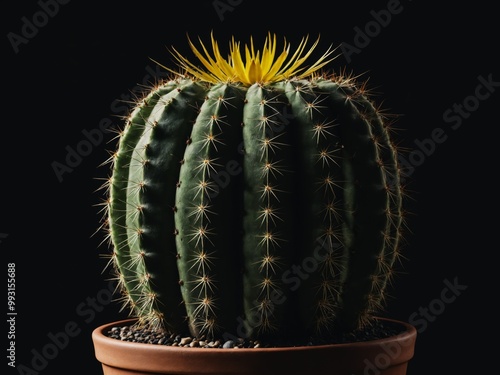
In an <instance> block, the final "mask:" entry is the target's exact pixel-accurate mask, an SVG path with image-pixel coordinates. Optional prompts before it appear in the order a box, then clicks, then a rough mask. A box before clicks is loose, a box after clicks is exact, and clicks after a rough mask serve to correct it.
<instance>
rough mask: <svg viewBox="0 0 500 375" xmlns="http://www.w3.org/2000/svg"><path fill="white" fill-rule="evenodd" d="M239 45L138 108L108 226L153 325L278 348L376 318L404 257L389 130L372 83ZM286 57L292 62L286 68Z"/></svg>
mask: <svg viewBox="0 0 500 375" xmlns="http://www.w3.org/2000/svg"><path fill="white" fill-rule="evenodd" d="M306 42H307V38H305V39H304V40H303V41H302V42H301V44H300V45H299V47H298V50H297V52H296V53H295V54H294V55H293V56H292V57H291V59H288V60H287V58H288V49H287V48H285V49H284V50H283V52H282V53H281V54H280V55H279V56H278V57H276V56H275V54H276V40H275V39H272V38H271V37H270V36H269V39H266V43H265V45H264V48H263V50H262V51H261V53H262V54H260V53H258V52H257V53H256V52H255V51H254V48H253V43H252V44H251V46H250V47H246V55H245V56H246V61H244V60H243V58H242V56H241V54H240V51H239V43H236V42H234V41H232V44H230V55H229V58H228V59H227V60H226V59H224V58H222V56H221V54H220V52H219V48H218V45H217V42H216V41H215V40H214V39H213V38H212V48H213V53H214V56H213V57H211V56H210V55H209V54H208V52H207V49H206V48H205V46H203V51H204V53H205V55H203V54H202V53H201V52H199V51H198V50H197V49H196V47H195V46H194V45H193V44H192V43H191V42H190V44H191V47H192V49H193V51H194V53H195V54H196V56H197V57H198V58H199V59H200V60H201V62H202V63H203V64H204V66H205V67H206V68H207V69H206V70H201V69H199V68H197V67H196V66H195V65H194V64H192V63H191V62H189V61H188V60H187V59H186V58H184V57H183V56H181V55H180V54H178V53H175V54H174V56H175V57H176V58H177V60H178V62H179V64H180V66H181V67H182V68H184V69H185V70H186V73H185V74H180V73H176V74H175V76H173V77H172V79H170V80H167V81H166V82H163V83H161V84H159V85H157V86H155V87H154V88H152V90H151V91H150V92H149V93H148V94H147V95H146V96H145V97H144V99H143V100H141V101H140V102H139V103H137V105H136V107H135V108H134V109H133V111H132V112H131V114H130V116H129V117H128V119H127V121H126V126H125V127H124V129H123V131H122V132H121V134H120V137H119V142H118V147H117V150H116V152H115V153H114V156H113V158H112V160H113V165H112V177H111V179H110V181H109V182H108V186H109V197H108V214H107V219H108V220H107V224H108V225H107V229H108V231H109V237H110V240H111V244H112V245H113V254H112V259H113V264H114V266H115V270H116V271H117V275H118V278H119V281H120V285H121V287H122V291H123V295H124V297H123V298H124V302H125V305H127V306H130V307H131V313H132V314H133V315H135V316H137V317H138V318H139V324H144V325H149V326H153V327H155V328H161V329H165V330H168V331H170V332H176V333H190V334H191V335H193V336H197V337H198V336H202V335H205V336H206V337H212V338H215V337H222V336H224V335H236V336H242V335H243V336H247V337H252V338H266V339H270V340H276V341H279V340H281V339H284V338H286V336H287V334H291V333H292V331H293V334H294V335H298V334H300V335H303V336H307V337H311V336H312V337H325V338H327V337H329V336H331V335H335V334H338V333H342V332H348V331H353V330H356V329H359V328H362V327H364V326H365V325H367V324H369V323H370V321H371V318H372V317H373V316H374V314H375V313H376V312H377V311H379V310H380V308H382V307H383V304H384V298H385V295H386V291H387V285H388V283H389V282H390V280H391V278H392V276H393V272H394V271H393V266H394V264H395V262H396V259H397V258H398V255H399V248H400V242H401V236H402V230H401V229H402V224H403V207H402V203H403V194H402V190H401V186H400V179H399V169H398V164H397V150H396V148H395V146H394V144H393V140H392V137H391V134H390V130H389V129H390V128H389V126H388V124H386V122H385V119H384V117H383V116H382V115H381V113H380V112H379V111H378V110H377V108H376V107H375V106H374V104H373V102H372V101H371V99H370V98H369V96H368V94H367V92H366V90H365V88H364V86H363V85H361V86H359V85H358V83H357V82H356V80H355V79H354V78H352V77H349V76H347V77H346V76H343V75H337V74H315V72H316V71H318V70H319V69H321V68H322V67H323V66H324V65H325V64H327V63H328V62H330V61H331V60H327V58H328V57H329V56H330V55H331V53H332V52H333V50H331V49H329V50H328V51H327V53H325V54H324V55H323V56H322V57H321V58H320V59H319V60H318V61H317V62H316V63H315V64H313V65H311V66H310V68H308V69H304V68H302V65H303V63H304V61H305V60H306V57H308V56H309V54H310V53H311V52H312V50H313V48H314V47H315V46H316V43H317V42H316V43H315V44H314V45H313V47H311V49H309V50H308V51H307V52H305V45H306ZM286 61H288V62H287V63H286V64H284V63H285V62H286Z"/></svg>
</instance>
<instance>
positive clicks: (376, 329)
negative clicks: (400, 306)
mask: <svg viewBox="0 0 500 375" xmlns="http://www.w3.org/2000/svg"><path fill="white" fill-rule="evenodd" d="M401 332H402V328H401V327H400V326H398V325H396V324H393V323H391V322H388V321H381V320H380V321H379V320H376V321H375V322H374V323H373V324H372V325H371V326H370V327H368V328H365V329H363V330H360V331H359V332H353V333H349V334H343V335H339V336H336V337H330V338H328V339H321V340H319V339H308V340H301V341H296V342H261V341H257V340H250V339H248V338H231V339H222V338H221V339H218V340H206V339H205V338H204V337H199V338H195V337H189V336H182V335H178V334H170V333H167V332H165V331H162V330H156V331H155V330H151V329H146V328H141V327H136V326H134V325H126V326H115V327H113V328H111V329H110V330H109V331H108V332H106V335H107V336H108V337H111V338H114V339H117V340H121V341H130V342H139V343H147V344H158V345H167V346H181V347H198V348H222V349H229V348H266V347H287V346H288V347H290V346H313V345H326V344H339V343H349V342H361V341H369V340H375V339H380V338H386V337H390V336H393V335H395V334H398V333H401Z"/></svg>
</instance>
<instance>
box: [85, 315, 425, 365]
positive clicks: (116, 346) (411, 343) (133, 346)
mask: <svg viewBox="0 0 500 375" xmlns="http://www.w3.org/2000/svg"><path fill="white" fill-rule="evenodd" d="M377 319H379V320H384V321H388V322H392V323H395V324H398V325H401V326H402V327H404V331H403V332H402V333H399V334H396V335H393V336H389V337H386V338H381V339H374V340H368V341H360V342H348V343H338V344H326V345H312V346H286V347H285V346H284V347H271V348H233V349H223V348H196V347H195V348H191V347H179V346H168V345H159V344H148V343H135V342H129V341H120V340H117V339H115V338H111V337H108V336H106V335H105V334H104V333H105V332H106V331H107V330H109V329H110V328H112V327H116V326H120V325H124V324H130V323H132V322H134V321H136V320H137V319H135V318H131V319H124V320H118V321H114V322H110V323H107V324H103V325H101V326H99V327H97V328H95V329H94V330H93V332H92V340H93V343H94V349H95V355H96V358H97V359H98V360H99V361H100V362H101V363H102V364H103V366H104V367H106V366H109V367H115V368H125V369H131V370H134V371H144V372H151V373H154V374H189V373H193V374H195V373H196V374H236V373H241V374H255V373H259V374H273V373H288V374H290V373H293V374H295V373H297V374H299V373H304V372H311V371H313V372H314V371H323V370H324V369H331V368H335V369H337V368H338V369H345V370H346V371H362V370H365V371H366V369H367V367H370V366H371V367H372V368H377V369H378V368H381V367H383V368H389V367H397V366H406V362H408V361H409V360H410V359H411V358H412V357H413V355H414V347H415V341H416V336H417V331H416V328H415V327H414V326H413V325H411V324H409V323H407V322H404V321H399V320H395V319H390V318H382V317H377ZM211 363H215V366H216V367H215V369H214V368H213V367H210V366H211ZM346 373H348V372H346ZM351 373H352V372H351Z"/></svg>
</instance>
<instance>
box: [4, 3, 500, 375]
mask: <svg viewBox="0 0 500 375" xmlns="http://www.w3.org/2000/svg"><path fill="white" fill-rule="evenodd" d="M42 3H43V1H42ZM47 3H50V4H53V3H54V2H53V1H48V2H47ZM217 3H224V4H226V5H227V6H228V7H229V8H228V9H227V10H226V11H224V12H222V13H218V12H217V11H216V8H215V4H217ZM398 3H399V5H398ZM40 4H41V3H37V2H36V1H23V2H19V3H17V2H16V4H13V2H10V3H9V6H8V7H7V5H3V8H4V9H3V10H2V29H3V31H2V37H3V42H2V55H1V56H2V59H1V60H2V62H3V64H2V68H1V71H2V74H3V77H2V82H1V85H2V86H1V91H2V94H3V95H2V101H1V106H2V110H1V117H0V176H1V177H0V192H1V194H0V199H1V211H0V241H1V242H0V253H1V254H2V256H3V258H4V268H7V264H8V263H10V262H15V264H16V311H17V313H18V315H17V316H16V326H15V329H16V332H15V333H16V338H15V343H16V364H17V365H21V364H23V365H25V366H27V367H30V368H32V367H33V365H32V363H31V362H32V360H33V358H34V357H36V353H37V352H41V351H43V349H44V348H47V345H49V344H50V343H51V342H52V341H51V335H55V336H57V335H58V334H59V337H61V335H60V333H61V332H64V330H65V329H66V328H65V327H67V326H68V324H69V325H71V324H74V326H75V327H76V331H74V332H72V333H73V336H74V337H70V338H69V339H68V342H65V343H64V345H62V346H63V347H62V348H60V349H59V350H58V352H57V353H54V355H53V356H54V358H53V359H50V360H48V361H47V363H45V364H42V367H44V368H43V369H42V370H41V371H39V373H40V374H57V373H59V374H63V373H73V372H78V373H82V374H83V373H85V374H96V375H97V374H101V369H100V364H99V363H98V362H97V360H96V359H95V357H94V352H93V346H92V342H91V336H90V335H91V332H92V330H93V329H94V328H95V327H97V326H98V325H100V324H102V323H107V322H109V321H112V320H116V319H119V318H123V317H126V313H125V312H120V311H119V307H120V306H119V305H118V304H117V303H114V302H110V301H109V292H107V288H108V286H109V285H110V282H109V281H108V277H109V275H108V274H106V273H103V272H102V270H103V268H104V266H105V264H106V260H105V259H103V258H102V257H101V256H100V254H101V253H103V252H105V251H106V247H105V246H102V245H100V243H101V241H102V240H103V234H102V233H99V234H97V235H93V233H94V232H95V231H96V229H97V227H98V225H99V219H100V216H99V213H98V211H99V207H96V205H97V204H99V203H100V202H101V200H102V199H103V195H102V194H101V193H99V192H95V191H96V189H98V188H99V186H100V185H101V183H102V180H100V179H101V178H105V177H106V176H107V174H108V171H107V169H106V167H100V164H101V163H102V162H103V161H104V160H106V159H107V158H108V157H109V153H108V152H109V150H112V149H113V148H114V144H113V142H112V139H113V137H114V134H111V133H103V132H102V131H98V129H99V124H102V123H106V122H107V121H108V122H109V121H112V122H113V123H115V124H120V123H121V119H120V116H121V115H123V114H124V113H123V110H124V108H125V107H124V105H123V103H122V102H121V101H120V100H125V101H127V100H131V99H133V97H134V93H135V94H136V93H137V89H138V88H139V86H138V84H142V83H146V84H149V83H152V82H153V81H154V79H153V77H152V75H151V72H157V74H160V75H164V74H165V72H164V71H163V70H158V69H157V67H156V65H155V63H154V62H153V61H152V60H151V59H154V60H157V61H160V62H161V63H163V64H165V65H168V66H171V67H173V62H172V61H171V58H170V55H169V53H168V50H167V48H169V47H170V46H175V47H176V48H177V49H178V50H180V51H181V52H185V54H186V55H189V56H190V52H189V49H188V47H187V38H186V35H187V33H188V34H189V35H190V36H191V37H193V38H196V37H198V36H199V37H201V38H202V39H203V40H204V41H206V42H208V41H209V37H210V32H212V31H213V32H214V35H215V36H216V38H217V39H218V40H219V41H220V46H221V47H223V48H225V46H226V44H225V42H224V41H225V40H229V39H228V38H229V37H230V36H232V35H234V36H235V37H236V39H239V40H241V41H242V42H247V41H248V40H249V36H250V35H253V36H254V39H255V41H256V45H257V46H261V45H262V41H263V38H264V37H265V36H266V34H267V32H268V31H270V32H272V33H276V34H277V35H278V38H281V37H282V36H285V37H286V38H287V40H288V41H290V42H291V44H292V46H296V45H297V43H298V41H300V39H301V38H302V37H303V36H305V35H306V34H309V35H310V38H311V40H313V39H315V38H316V37H317V36H318V35H319V34H320V35H321V39H320V44H319V46H318V48H317V50H316V53H317V55H318V56H319V54H320V53H321V52H323V51H324V50H326V49H327V48H328V47H329V46H330V45H331V44H332V45H334V46H340V45H341V44H342V43H347V44H349V45H351V46H353V47H356V46H358V47H362V48H359V50H357V51H356V52H355V53H352V54H350V55H348V56H346V54H345V53H344V54H341V56H339V57H338V58H337V59H336V60H335V61H334V62H333V63H332V64H331V67H332V69H333V70H335V71H339V70H341V69H343V68H344V67H345V68H346V70H347V71H348V72H351V71H352V72H354V73H356V74H361V73H363V75H362V77H364V78H368V77H369V86H370V87H372V88H374V90H375V91H376V92H378V93H380V95H378V96H377V97H376V98H375V99H376V100H377V101H378V102H380V103H381V104H382V105H383V107H384V108H386V109H387V110H388V111H389V112H390V113H395V114H400V115H401V116H400V117H399V119H398V121H397V123H396V126H397V128H399V129H401V131H400V133H399V136H398V137H399V138H400V143H401V147H402V148H403V149H406V154H405V155H406V158H407V160H409V163H410V165H411V166H412V169H408V170H407V171H406V172H407V173H406V175H407V180H408V192H409V195H410V196H411V198H412V200H411V201H409V205H408V208H409V210H410V211H411V214H410V215H409V225H410V227H411V229H412V234H411V235H408V237H407V239H408V245H407V246H406V247H405V252H404V254H405V257H406V260H404V261H403V273H402V274H401V275H399V276H398V277H397V279H396V284H395V286H394V288H393V291H392V298H391V299H390V300H389V303H388V306H387V311H386V312H384V315H386V316H389V317H392V318H396V319H400V320H405V321H411V322H413V323H415V324H416V325H417V328H419V337H418V340H417V347H416V353H415V357H414V359H413V360H412V361H411V362H410V366H409V369H408V374H409V375H423V374H441V373H461V372H463V373H466V372H467V371H468V370H472V369H475V370H474V371H475V373H491V370H492V369H493V368H496V361H495V359H494V358H491V357H489V355H490V354H492V353H493V349H489V348H491V347H490V346H489V345H490V344H489V343H488V342H486V341H484V340H485V339H489V338H491V336H493V339H495V337H494V336H496V332H497V330H498V329H497V327H496V324H497V321H498V319H497V318H496V315H497V312H496V310H495V308H494V304H493V302H494V301H495V299H496V297H497V295H498V291H497V290H496V288H495V289H494V288H493V287H494V286H496V285H498V281H497V278H496V267H495V263H496V259H497V258H496V253H497V252H498V244H497V242H496V241H494V234H495V231H497V230H498V228H497V223H498V220H497V218H496V211H497V207H498V199H497V191H498V182H497V180H496V175H497V171H498V167H497V164H496V160H497V153H496V147H497V146H496V145H497V143H498V141H497V139H498V135H497V134H498V132H497V131H496V129H497V127H498V126H499V125H500V124H499V120H498V104H499V98H500V96H499V95H500V93H499V91H500V88H499V86H496V87H495V86H492V87H491V90H492V92H488V91H480V93H489V94H490V95H489V97H488V98H483V99H477V98H476V99H474V96H475V95H476V88H477V87H478V85H480V83H481V81H480V80H479V77H480V76H482V77H484V78H485V79H487V78H488V77H490V80H492V81H495V82H499V81H500V72H499V70H498V60H497V61H494V59H495V54H496V52H497V50H498V44H499V43H498V32H497V28H496V26H495V24H496V16H495V15H496V14H497V13H496V11H495V10H494V9H493V7H492V6H490V5H483V4H481V2H478V1H476V2H474V3H472V5H471V4H469V3H467V2H466V3H460V2H450V4H452V5H446V4H443V3H436V2H432V3H431V2H424V1H417V0H413V1H410V0H400V2H398V1H395V0H393V1H389V2H388V1H372V2H360V1H350V2H341V3H337V2H323V1H318V0H308V1H307V2H296V3H293V2H290V1H282V2H277V1H274V2H271V1H260V0H258V1H250V0H242V1H225V0H224V1H219V2H217V1H212V0H210V1H198V2H195V1H181V2H171V1H155V2H154V1H148V0H142V1H130V2H122V1H105V2H104V1H102V2H92V1H86V2H84V1H77V0H73V1H69V2H67V4H64V5H62V4H61V5H59V8H58V9H55V8H52V12H53V15H52V16H47V17H46V18H45V19H44V18H43V16H41V15H40V13H39V12H40V11H41V9H42V8H41V5H40ZM230 4H233V5H230ZM390 4H392V5H396V9H397V11H398V12H397V13H394V14H392V16H391V19H390V21H389V22H388V24H387V25H386V26H385V27H379V28H378V29H376V28H375V26H374V23H373V20H374V15H373V11H374V12H380V11H384V12H386V11H387V9H388V7H390ZM436 4H439V7H438V6H437V5H436ZM487 4H492V3H491V2H490V3H487ZM23 17H26V18H23ZM25 20H31V21H36V22H38V23H39V25H41V26H40V27H38V31H37V33H36V34H35V35H30V36H29V37H27V38H26V40H25V42H26V43H23V44H20V45H18V46H17V47H18V51H17V52H16V51H15V48H14V47H13V44H12V43H11V41H10V40H9V33H11V34H10V35H11V36H12V35H13V34H17V35H18V36H21V37H22V36H23V31H24V32H25V33H26V32H28V31H27V30H26V29H23V24H24V23H25ZM370 25H371V26H370ZM366 27H368V31H369V32H371V33H372V37H371V38H370V40H369V41H365V42H366V45H365V46H361V45H360V44H359V43H360V40H359V39H356V34H357V30H358V29H357V28H359V29H361V30H364V29H365V28H366ZM370 27H372V28H370ZM12 33H13V34H12ZM26 35H28V34H25V35H24V36H26ZM278 40H279V39H278ZM347 44H344V46H347ZM339 52H341V50H340V49H339ZM148 75H149V76H148ZM160 78H161V77H160ZM148 81H149V83H148ZM482 90H484V89H482ZM455 103H456V104H467V105H468V108H469V109H471V110H467V111H466V112H467V113H464V116H463V117H462V118H461V121H460V124H459V125H460V126H455V127H453V125H458V122H452V121H450V120H448V121H446V119H444V118H443V115H444V114H445V113H446V111H447V110H449V109H452V110H453V108H454V107H453V106H454V104H455ZM471 106H472V107H471ZM438 129H442V130H441V132H442V133H441V137H440V138H439V139H440V140H441V141H442V142H441V143H435V144H434V146H433V147H432V148H430V147H431V146H430V143H429V139H430V138H431V137H432V135H433V134H436V132H438V131H439V130H438ZM84 131H87V132H91V133H92V132H93V134H97V133H99V134H100V135H101V136H102V139H99V140H98V141H96V142H95V143H96V144H95V145H93V146H92V148H91V149H90V150H88V152H87V155H85V156H83V157H81V159H80V160H76V161H75V160H73V161H74V165H73V168H72V171H70V172H69V171H68V172H66V173H63V174H62V175H61V176H60V179H58V177H57V176H56V173H55V172H54V168H53V165H54V162H58V163H61V164H67V162H66V161H65V160H66V158H67V155H68V152H69V151H68V150H70V149H76V148H77V147H78V145H80V146H82V142H83V141H85V140H86V139H87V138H86V137H85V134H84ZM96 132H97V133H96ZM96 139H97V138H96ZM419 145H420V146H419ZM422 145H427V147H428V148H427V149H426V150H425V153H424V151H423V150H422ZM495 237H496V236H495ZM4 278H7V275H6V276H4ZM445 280H448V281H449V282H451V283H452V284H453V283H455V284H459V285H461V286H462V287H461V289H457V291H456V292H457V294H453V293H452V292H451V291H450V290H449V288H448V291H447V290H446V288H447V284H446V282H445ZM5 284H6V283H5ZM465 286H466V287H467V288H466V289H465ZM6 289H7V285H5V290H6ZM4 293H5V295H6V294H7V290H6V291H5V292H4ZM442 293H445V294H442ZM450 297H454V299H453V301H452V300H450ZM91 299H96V303H95V304H92V303H91ZM5 308H6V307H5ZM425 309H427V310H428V311H429V312H428V314H427V315H424V313H423V311H424V310H425ZM4 311H6V310H4ZM4 316H5V315H4ZM4 327H5V328H4V329H5V335H6V336H7V330H8V329H9V326H8V325H5V323H4ZM8 341H9V340H8V339H7V337H6V338H5V339H4V341H3V342H4V345H5V346H4V347H3V348H8V346H9V344H8ZM471 350H472V351H471ZM3 352H4V353H5V352H6V350H4V351H3ZM2 358H3V361H4V363H2V364H1V365H2V366H3V367H7V370H8V372H7V373H8V374H17V373H19V372H18V371H16V370H15V369H12V368H11V367H8V366H7V362H8V359H7V358H6V357H5V356H2ZM75 365H76V366H77V369H76V370H72V366H75ZM33 373H36V372H33Z"/></svg>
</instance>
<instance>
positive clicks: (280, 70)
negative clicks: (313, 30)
mask: <svg viewBox="0 0 500 375" xmlns="http://www.w3.org/2000/svg"><path fill="white" fill-rule="evenodd" d="M307 40H308V37H307V36H306V37H304V38H302V40H301V42H300V44H299V46H298V47H297V49H296V50H295V52H294V53H293V55H291V56H290V44H289V43H287V42H286V39H284V46H283V50H282V51H281V53H279V54H278V53H277V43H276V35H273V36H271V34H270V33H268V36H267V38H266V40H265V42H264V46H263V48H262V51H259V50H257V51H256V50H255V48H254V43H253V38H252V37H250V46H248V45H246V44H245V48H244V55H243V53H242V50H241V49H240V42H236V41H235V40H234V37H233V38H232V40H231V43H230V44H229V55H228V57H227V59H225V58H224V57H223V56H222V54H221V53H220V50H219V45H218V43H217V41H216V40H215V38H214V36H213V34H212V35H211V41H212V53H213V55H211V54H210V52H209V51H208V50H207V48H206V47H205V45H204V44H203V42H202V41H201V39H199V41H200V44H201V51H200V50H199V49H197V48H196V46H195V45H194V44H193V42H192V41H191V40H190V39H189V37H188V41H189V46H190V47H191V49H192V51H193V52H194V54H195V55H196V57H197V58H198V59H199V60H200V62H201V63H202V64H203V67H204V69H203V68H200V67H198V66H197V65H195V64H194V63H192V62H191V61H189V60H188V59H187V58H186V57H184V56H182V54H180V53H179V52H178V51H177V50H176V49H175V48H173V53H172V55H173V56H174V58H175V59H176V60H177V62H178V63H179V66H180V67H181V68H182V69H184V70H185V71H186V72H187V73H188V74H191V75H192V76H194V77H196V78H198V79H200V80H202V81H207V82H211V83H217V82H241V83H242V84H244V85H252V84H254V83H260V84H265V83H271V82H276V81H280V80H284V79H289V78H291V77H295V78H299V79H300V78H304V77H307V76H309V75H311V74H312V73H313V72H315V71H317V70H319V69H321V68H322V67H324V66H325V65H326V64H328V63H329V62H330V61H332V60H333V59H334V58H331V59H329V60H327V58H328V57H329V56H330V55H331V54H332V53H333V52H334V49H332V48H331V47H330V48H328V50H327V51H326V52H325V53H324V54H323V55H322V56H321V57H320V58H319V59H318V60H317V61H316V62H315V63H314V64H312V65H311V66H309V67H306V66H304V63H305V62H306V60H307V58H308V57H309V56H310V55H311V53H312V52H313V50H314V49H315V48H316V46H317V45H318V42H319V37H318V39H317V40H316V41H315V42H314V44H313V45H312V46H311V47H310V48H309V49H308V50H307V51H306V49H305V48H306V44H307ZM167 69H168V68H167ZM168 70H169V71H172V70H171V69H168Z"/></svg>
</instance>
